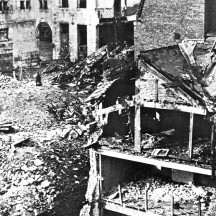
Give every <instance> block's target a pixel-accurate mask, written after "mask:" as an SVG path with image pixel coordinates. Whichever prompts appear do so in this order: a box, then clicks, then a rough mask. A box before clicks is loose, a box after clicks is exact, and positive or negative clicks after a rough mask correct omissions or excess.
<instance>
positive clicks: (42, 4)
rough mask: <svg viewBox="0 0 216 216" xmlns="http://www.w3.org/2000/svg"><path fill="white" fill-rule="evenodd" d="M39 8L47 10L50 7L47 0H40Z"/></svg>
mask: <svg viewBox="0 0 216 216" xmlns="http://www.w3.org/2000/svg"><path fill="white" fill-rule="evenodd" d="M39 8H40V10H47V9H48V4H47V0H39Z"/></svg>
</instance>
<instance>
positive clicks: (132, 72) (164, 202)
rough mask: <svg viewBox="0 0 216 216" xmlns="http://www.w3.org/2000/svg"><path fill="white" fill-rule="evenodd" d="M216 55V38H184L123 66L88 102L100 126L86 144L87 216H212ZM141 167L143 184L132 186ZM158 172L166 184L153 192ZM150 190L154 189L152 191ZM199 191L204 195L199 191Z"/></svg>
mask: <svg viewBox="0 0 216 216" xmlns="http://www.w3.org/2000/svg"><path fill="white" fill-rule="evenodd" d="M214 49H215V42H214V41H212V40H207V41H205V42H204V43H203V42H199V41H193V40H190V39H187V40H186V39H185V40H183V42H182V43H180V44H179V46H176V45H175V46H170V47H161V48H159V49H153V50H148V51H142V52H141V53H140V55H139V59H138V62H137V64H136V65H131V67H126V64H125V65H124V66H125V67H124V70H120V71H119V73H118V76H112V78H111V79H108V80H103V81H102V82H101V83H100V84H99V85H98V86H97V89H96V90H95V91H94V92H93V93H92V94H91V95H90V96H89V97H88V98H87V99H86V100H85V101H86V102H87V103H88V104H89V106H92V107H95V112H93V115H94V117H95V119H96V121H97V127H95V130H94V131H92V133H91V134H90V137H89V139H88V142H87V143H86V144H85V145H84V147H85V148H86V149H89V151H90V162H91V170H90V177H89V184H88V190H87V193H86V198H87V200H88V201H89V204H88V206H86V208H87V209H89V208H90V209H91V211H90V215H91V214H93V215H100V214H101V212H103V214H104V215H110V212H112V215H118V214H123V215H143V216H144V215H168V214H172V215H174V214H177V213H178V214H179V215H185V214H186V215H190V214H192V215H195V214H197V215H198V214H203V215H212V214H213V213H212V212H213V209H214V208H215V207H214V206H215V205H216V201H215V197H214V194H215V192H213V194H211V196H210V195H209V194H210V192H211V191H214V188H215V187H216V185H215V174H216V172H215V171H216V170H215V167H216V162H215V90H214V88H213V85H215V79H214V77H215V69H214V56H215V54H214ZM191 50H193V52H192V51H191ZM209 56H212V57H209ZM210 58H211V59H212V60H210ZM211 61H212V63H211ZM140 166H143V168H142V169H141V170H142V171H143V176H144V178H143V180H141V181H140V182H138V180H137V178H136V177H134V179H133V180H132V181H129V179H130V177H131V176H136V175H137V174H138V175H139V172H142V171H141V170H140V171H139V167H140ZM149 167H150V168H149ZM153 170H154V171H155V172H154V173H153V174H152V173H151V171H153ZM136 171H137V172H138V173H137V172H136ZM151 174H152V176H150V175H151ZM157 174H160V175H161V174H162V175H163V176H165V177H166V178H168V179H169V181H168V182H167V183H163V184H162V185H160V184H158V187H155V186H154V185H153V186H152V185H151V184H152V182H153V181H156V182H155V183H156V184H157V180H156V177H155V175H157ZM148 177H149V178H152V180H151V184H150V183H149V184H148V181H149V179H148ZM160 181H161V180H160ZM125 182H130V183H125ZM175 182H177V183H175ZM131 185H134V186H133V187H132V188H130V186H131ZM145 185H151V186H150V187H149V188H148V193H147V190H146V186H145ZM199 186H203V188H202V189H203V190H205V191H206V192H203V194H202V195H200V194H196V192H194V190H195V191H197V190H199ZM172 187H173V188H175V190H174V189H173V188H172ZM205 187H207V188H205ZM112 188H114V191H111V190H112ZM185 188H187V190H188V192H185V193H186V194H185V196H186V197H183V194H182V192H181V191H182V190H183V191H186V190H185ZM200 190H201V189H200ZM145 191H146V192H145ZM159 192H160V193H161V194H159V195H158V197H157V196H156V195H157V193H159ZM146 194H147V195H148V196H149V199H147V198H146V196H147V195H146ZM192 194H193V195H192ZM206 194H208V196H207V195H206ZM166 195H167V196H166ZM187 195H188V197H191V199H187ZM212 195H213V196H212ZM180 197H181V198H182V199H181V200H180ZM194 198H196V199H197V201H196V205H194ZM146 200H147V201H146ZM186 200H187V201H186ZM207 200H208V201H207ZM210 200H211V201H210ZM145 202H146V203H148V206H146V205H145ZM89 206H90V207H89ZM149 206H150V207H149ZM88 211H89V210H88ZM84 215H85V214H84Z"/></svg>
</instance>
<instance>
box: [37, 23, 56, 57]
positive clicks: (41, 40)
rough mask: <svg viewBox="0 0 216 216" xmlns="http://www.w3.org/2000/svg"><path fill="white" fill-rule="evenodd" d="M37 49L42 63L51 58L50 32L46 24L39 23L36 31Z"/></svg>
mask: <svg viewBox="0 0 216 216" xmlns="http://www.w3.org/2000/svg"><path fill="white" fill-rule="evenodd" d="M36 40H37V47H38V49H39V55H40V58H41V60H42V61H49V60H52V58H53V44H52V30H51V28H50V26H49V24H48V23H46V22H40V23H39V24H38V26H37V29H36Z"/></svg>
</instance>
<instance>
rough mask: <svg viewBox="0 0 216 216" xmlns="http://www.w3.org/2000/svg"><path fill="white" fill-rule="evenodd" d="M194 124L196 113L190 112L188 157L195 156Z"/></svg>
mask: <svg viewBox="0 0 216 216" xmlns="http://www.w3.org/2000/svg"><path fill="white" fill-rule="evenodd" d="M193 125H194V114H193V113H190V126H189V155H188V157H189V158H190V159H192V157H193Z"/></svg>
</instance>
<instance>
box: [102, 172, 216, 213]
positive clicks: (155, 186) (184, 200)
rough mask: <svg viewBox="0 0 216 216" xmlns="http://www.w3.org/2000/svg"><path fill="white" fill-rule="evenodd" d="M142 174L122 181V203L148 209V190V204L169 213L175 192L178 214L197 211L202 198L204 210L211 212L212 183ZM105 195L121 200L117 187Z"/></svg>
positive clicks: (114, 199)
mask: <svg viewBox="0 0 216 216" xmlns="http://www.w3.org/2000/svg"><path fill="white" fill-rule="evenodd" d="M139 175H140V174H139ZM142 175H143V174H142ZM140 177H141V176H136V179H135V181H130V182H125V183H124V184H122V185H121V191H122V199H123V205H125V206H127V207H131V208H136V209H139V210H145V199H146V198H145V195H146V190H147V191H148V208H149V209H150V210H151V211H153V212H154V213H156V214H159V215H169V214H170V209H171V197H172V196H173V197H174V209H175V214H178V215H185V213H184V212H182V211H181V210H184V211H185V212H186V214H188V215H196V214H197V212H198V202H199V201H200V202H201V209H202V214H204V213H206V214H205V215H208V213H207V212H208V208H209V205H210V204H211V202H213V203H214V202H215V201H216V197H215V193H216V191H215V189H214V188H211V187H204V186H195V185H194V184H182V183H175V182H173V181H172V180H171V179H169V178H168V177H164V176H161V175H159V174H157V175H155V176H149V177H143V176H142V178H140ZM104 198H105V199H107V200H108V201H114V202H115V203H119V190H118V187H114V188H113V189H112V190H111V191H110V192H108V193H107V194H106V195H105V196H104ZM177 206H178V208H177ZM175 207H176V208H175Z"/></svg>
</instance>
